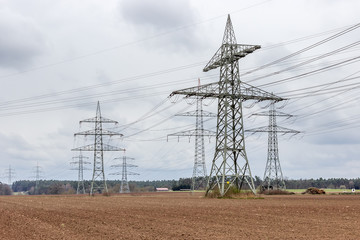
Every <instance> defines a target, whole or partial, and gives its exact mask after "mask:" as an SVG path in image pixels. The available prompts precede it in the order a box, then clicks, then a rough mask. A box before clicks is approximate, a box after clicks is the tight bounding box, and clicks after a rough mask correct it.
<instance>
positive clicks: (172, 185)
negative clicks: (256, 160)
mask: <svg viewBox="0 0 360 240" xmlns="http://www.w3.org/2000/svg"><path fill="white" fill-rule="evenodd" d="M254 183H255V186H256V187H258V186H260V185H261V183H262V180H261V178H260V177H258V176H255V178H254ZM77 184H78V182H77V181H65V180H64V181H59V180H40V181H38V186H37V188H36V181H30V180H20V181H16V182H14V183H13V184H12V185H11V186H8V185H6V184H1V183H0V195H11V194H12V192H25V193H27V194H30V195H34V194H75V193H76V189H77ZM120 184H121V181H120V180H110V181H107V185H108V189H109V192H111V193H118V192H119V189H120ZM285 184H286V188H287V189H307V188H309V187H317V188H330V189H352V188H355V189H360V178H355V179H347V178H328V179H324V178H318V179H312V178H311V179H286V180H285ZM84 185H85V189H86V192H89V190H90V185H91V181H84ZM129 187H130V191H131V192H154V191H156V188H168V189H169V190H174V191H177V190H181V189H190V188H191V178H180V179H179V180H153V181H129Z"/></svg>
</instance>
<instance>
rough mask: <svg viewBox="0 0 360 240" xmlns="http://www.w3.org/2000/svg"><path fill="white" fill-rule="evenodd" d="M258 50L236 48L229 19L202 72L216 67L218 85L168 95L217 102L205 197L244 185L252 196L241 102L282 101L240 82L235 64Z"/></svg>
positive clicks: (240, 187) (254, 48) (251, 47)
mask: <svg viewBox="0 0 360 240" xmlns="http://www.w3.org/2000/svg"><path fill="white" fill-rule="evenodd" d="M259 48H260V46H258V45H243V44H237V42H236V38H235V34H234V30H233V27H232V23H231V19H230V15H229V16H228V19H227V23H226V27H225V33H224V37H223V41H222V45H221V47H220V48H219V50H218V51H217V52H216V53H215V55H214V56H213V57H212V58H211V60H210V61H209V63H208V64H207V65H206V66H205V68H204V69H203V71H204V72H207V71H209V70H212V69H215V68H218V67H220V80H219V82H216V83H210V84H206V85H202V86H201V87H199V88H198V87H192V88H186V89H182V90H178V91H174V92H172V93H171V94H170V96H173V95H176V94H181V95H185V97H192V96H196V97H202V98H208V97H212V98H217V99H218V114H217V126H216V146H215V153H214V158H213V161H212V166H211V171H210V174H209V178H208V184H207V190H206V194H208V193H209V191H212V190H213V189H215V188H216V187H217V188H218V189H219V192H220V195H221V196H223V195H224V194H225V193H226V192H227V191H228V190H229V188H230V187H231V186H235V187H236V188H237V189H242V186H243V185H244V183H246V184H247V185H248V186H249V188H250V189H251V190H252V191H253V192H254V193H255V186H254V180H253V178H252V175H251V171H250V166H249V162H248V158H247V155H246V151H245V137H244V124H243V112H242V102H243V101H246V100H255V101H265V100H272V101H282V100H284V99H283V98H281V97H278V96H275V95H274V94H271V93H268V92H266V91H263V90H261V89H259V88H256V87H253V86H251V85H248V84H245V83H243V82H241V81H240V74H239V62H238V60H239V59H240V58H243V57H245V56H247V55H248V54H250V53H252V52H254V51H255V50H257V49H259Z"/></svg>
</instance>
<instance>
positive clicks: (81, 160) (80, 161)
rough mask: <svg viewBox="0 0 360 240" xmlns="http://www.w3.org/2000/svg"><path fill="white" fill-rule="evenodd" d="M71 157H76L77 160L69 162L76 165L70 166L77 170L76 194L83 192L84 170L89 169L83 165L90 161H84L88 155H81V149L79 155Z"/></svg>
mask: <svg viewBox="0 0 360 240" xmlns="http://www.w3.org/2000/svg"><path fill="white" fill-rule="evenodd" d="M73 159H78V160H77V161H73V162H71V164H74V165H76V167H74V168H72V170H77V171H78V184H77V188H76V194H85V185H84V170H89V169H88V168H85V167H84V165H85V164H91V163H90V162H88V161H84V159H88V157H85V156H84V155H82V152H81V151H80V153H79V156H76V157H73Z"/></svg>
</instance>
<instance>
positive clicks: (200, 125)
mask: <svg viewBox="0 0 360 240" xmlns="http://www.w3.org/2000/svg"><path fill="white" fill-rule="evenodd" d="M200 86H201V85H200V79H199V80H198V87H200ZM175 116H190V117H196V127H195V129H193V130H188V131H182V132H177V133H172V134H169V135H168V136H178V137H180V136H181V137H182V136H188V137H192V136H195V155H194V168H193V175H192V184H191V190H192V191H194V190H198V189H205V187H206V181H207V171H206V163H205V144H204V136H209V137H210V136H215V135H216V132H213V131H210V130H206V129H204V122H203V118H204V117H216V114H214V113H211V112H207V111H203V109H202V98H201V97H197V98H196V110H195V111H192V112H185V113H180V114H176V115H175Z"/></svg>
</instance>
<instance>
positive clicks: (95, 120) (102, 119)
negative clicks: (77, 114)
mask: <svg viewBox="0 0 360 240" xmlns="http://www.w3.org/2000/svg"><path fill="white" fill-rule="evenodd" d="M94 122H101V123H114V124H118V122H117V121H115V120H111V119H108V118H104V117H100V118H99V117H93V118H88V119H85V120H81V121H80V123H94Z"/></svg>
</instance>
